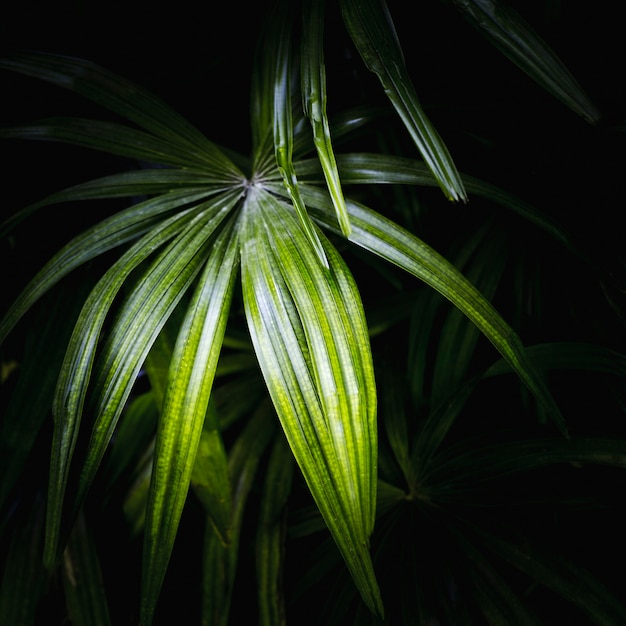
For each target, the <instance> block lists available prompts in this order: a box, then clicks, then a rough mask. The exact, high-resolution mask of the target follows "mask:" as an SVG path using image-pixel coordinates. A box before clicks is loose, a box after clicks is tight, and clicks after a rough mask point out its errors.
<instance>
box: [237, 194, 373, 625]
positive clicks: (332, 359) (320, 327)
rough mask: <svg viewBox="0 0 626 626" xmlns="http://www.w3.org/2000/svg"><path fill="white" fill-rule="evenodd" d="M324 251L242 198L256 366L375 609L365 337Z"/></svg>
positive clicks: (275, 209)
mask: <svg viewBox="0 0 626 626" xmlns="http://www.w3.org/2000/svg"><path fill="white" fill-rule="evenodd" d="M320 237H321V234H320ZM322 241H323V240H322ZM325 252H326V255H327V258H328V260H329V263H330V267H329V270H325V269H324V268H322V267H321V265H320V264H319V263H318V261H317V256H316V255H315V253H314V251H313V250H312V248H311V244H310V242H309V240H308V238H307V237H306V236H305V234H304V232H303V231H302V228H301V226H300V223H299V221H298V220H297V219H296V216H295V215H294V214H293V213H292V211H291V210H290V209H289V208H288V206H286V205H285V204H283V203H281V202H278V201H277V200H275V199H274V198H273V197H272V196H271V195H269V194H267V193H265V192H264V191H261V190H259V191H256V190H253V193H251V194H250V195H249V196H248V198H247V200H246V206H245V227H244V236H243V238H242V282H243V293H244V302H245V305H246V316H247V318H248V324H249V327H250V332H251V335H252V340H253V343H254V346H255V351H256V353H257V356H258V358H259V363H260V366H261V370H262V372H263V375H264V377H265V380H266V383H267V386H268V389H269V392H270V395H271V397H272V400H273V402H274V405H275V407H276V411H277V413H278V416H279V418H280V420H281V423H282V425H283V429H284V431H285V433H286V436H287V440H288V441H289V444H290V446H291V449H292V451H293V453H294V456H295V458H296V460H297V461H298V464H299V466H300V468H301V470H302V472H303V475H304V477H305V479H306V481H307V484H308V486H309V489H310V490H311V493H312V494H313V497H314V498H315V501H316V503H317V505H318V507H319V508H320V511H321V513H322V515H323V517H324V519H325V521H326V523H327V525H328V527H329V529H330V531H331V533H332V535H333V537H334V538H335V541H336V543H337V546H338V548H339V550H340V551H341V553H342V555H343V557H344V559H345V560H346V563H347V565H348V567H349V569H350V571H351V573H352V576H353V578H354V580H355V583H356V585H357V587H358V588H359V590H360V592H361V594H362V596H363V598H364V600H365V602H366V603H367V604H368V606H369V607H370V608H371V609H372V610H373V611H374V612H376V613H382V604H381V599H380V596H379V591H378V586H377V583H376V578H375V575H374V572H373V569H372V564H371V559H370V555H369V551H368V545H369V535H370V533H371V531H372V528H373V524H374V514H375V503H376V457H377V452H376V440H377V437H376V424H375V415H376V396H375V388H374V380H373V371H372V364H371V356H370V352H369V340H368V337H367V330H366V326H365V321H364V315H363V311H362V308H361V304H360V300H359V298H358V294H357V292H356V288H355V286H354V284H353V282H352V278H351V277H350V275H349V273H348V271H347V268H346V267H345V266H344V265H343V263H342V262H341V260H340V258H339V256H338V255H337V253H336V252H335V250H334V249H333V248H332V247H330V246H329V245H326V246H325Z"/></svg>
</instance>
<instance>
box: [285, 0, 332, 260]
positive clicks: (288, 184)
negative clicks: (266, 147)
mask: <svg viewBox="0 0 626 626" xmlns="http://www.w3.org/2000/svg"><path fill="white" fill-rule="evenodd" d="M282 8H283V7H282V5H281V6H280V7H279V11H278V12H277V13H276V16H277V19H276V23H277V24H282V27H277V28H276V34H277V41H278V43H277V46H276V49H275V50H274V51H273V56H274V57H275V68H276V69H275V74H274V77H273V78H274V81H273V84H274V93H273V112H274V116H273V130H274V154H275V156H276V164H277V165H278V169H279V171H280V173H281V176H282V179H283V183H284V185H285V188H286V189H287V191H288V193H289V197H290V198H291V201H292V203H293V206H294V207H295V209H296V212H297V213H298V217H299V219H300V222H301V223H302V228H303V229H304V232H305V233H306V236H307V238H308V239H309V241H310V242H311V245H312V246H313V248H314V250H315V252H316V254H317V256H318V258H319V260H320V263H321V264H322V265H323V266H324V267H328V261H327V259H326V255H325V253H324V248H323V247H322V244H321V242H320V240H319V237H318V235H317V232H316V231H315V229H314V228H313V224H312V222H311V218H310V217H309V214H308V213H307V210H306V206H305V205H304V202H303V200H302V196H301V195H300V186H299V184H298V179H297V177H296V172H295V169H294V166H293V120H292V104H291V74H292V69H291V57H292V55H291V50H290V45H291V36H290V33H289V30H288V29H287V25H286V21H283V20H284V19H285V17H286V15H284V11H281V10H280V9H282Z"/></svg>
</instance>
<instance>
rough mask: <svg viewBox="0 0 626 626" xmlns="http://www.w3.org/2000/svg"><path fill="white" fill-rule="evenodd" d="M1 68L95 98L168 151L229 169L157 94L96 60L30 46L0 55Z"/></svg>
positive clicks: (224, 170) (209, 144) (213, 148)
mask: <svg viewBox="0 0 626 626" xmlns="http://www.w3.org/2000/svg"><path fill="white" fill-rule="evenodd" d="M0 68H4V69H9V70H12V71H15V72H20V73H22V74H26V75H28V76H32V77H34V78H39V79H41V80H45V81H48V82H50V83H53V84H55V85H58V86H59V87H64V88H66V89H70V90H71V91H74V92H76V93H78V94H80V95H82V96H84V97H86V98H88V99H90V100H92V101H93V102H96V103H97V104H99V105H100V106H102V107H104V108H106V109H108V110H110V111H112V112H113V113H116V114H117V115H120V116H121V117H123V118H126V119H128V120H130V121H131V122H134V123H135V124H137V125H138V126H140V127H141V128H143V129H144V130H145V131H146V132H147V133H149V134H150V135H154V136H155V137H158V138H160V139H161V140H162V141H163V142H164V143H167V144H170V146H171V148H170V150H169V151H168V152H169V153H171V154H172V155H175V154H187V155H189V156H190V158H192V161H194V160H195V162H196V164H198V165H199V164H200V163H204V165H205V166H206V167H207V168H209V169H213V170H217V171H221V172H222V173H224V174H229V173H232V171H233V164H232V162H231V161H230V160H229V159H227V158H226V157H225V155H224V154H223V153H222V152H221V151H220V150H219V149H218V148H217V147H216V146H215V145H214V144H213V143H212V142H211V141H209V140H208V139H207V138H206V137H205V136H204V135H203V134H202V133H201V132H200V131H199V130H197V129H196V128H195V127H194V126H193V125H192V124H190V123H189V122H188V121H187V120H186V119H185V118H184V117H182V116H181V115H179V114H178V113H177V112H176V111H174V110H173V109H172V108H171V107H170V106H168V105H167V104H166V103H164V102H163V101H162V100H161V99H160V98H157V97H156V96H155V95H154V94H152V93H150V92H149V91H147V90H146V89H144V88H142V87H140V86H138V85H136V84H135V83H132V82H131V81H129V80H126V79H125V78H122V77H121V76H118V75H117V74H114V73H113V72H109V71H108V70H105V69H104V68H102V67H100V66H98V65H96V64H95V63H91V62H89V61H85V60H82V59H76V58H72V57H67V56H62V55H53V54H39V53H34V52H30V53H16V54H12V55H10V56H7V57H4V58H3V59H0ZM103 139H104V140H106V137H104V138H103Z"/></svg>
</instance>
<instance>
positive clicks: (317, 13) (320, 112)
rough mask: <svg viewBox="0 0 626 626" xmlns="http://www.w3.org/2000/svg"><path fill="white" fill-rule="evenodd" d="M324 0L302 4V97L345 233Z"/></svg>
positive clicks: (346, 222) (347, 227)
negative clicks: (329, 97)
mask: <svg viewBox="0 0 626 626" xmlns="http://www.w3.org/2000/svg"><path fill="white" fill-rule="evenodd" d="M323 5H324V2H323V0H321V1H320V0H307V2H305V4H304V15H303V23H304V24H305V28H304V29H303V37H302V97H303V104H304V111H305V113H306V115H307V117H308V118H309V120H310V121H311V126H312V128H313V142H314V143H315V149H316V150H317V156H318V159H319V162H320V164H321V166H322V171H323V172H324V177H325V178H326V184H327V186H328V192H329V193H330V197H331V198H332V201H333V204H334V206H335V211H336V212H337V219H338V221H339V225H340V227H341V232H342V233H343V234H344V236H346V237H347V236H348V235H350V218H349V216H348V211H347V209H346V201H345V199H344V197H343V191H342V189H341V181H340V180H339V172H338V171H337V163H336V162H335V153H334V151H333V146H332V141H331V137H330V126H329V123H328V116H327V115H326V70H325V68H324V53H323V50H322V40H323V24H324V17H323V13H324V12H323Z"/></svg>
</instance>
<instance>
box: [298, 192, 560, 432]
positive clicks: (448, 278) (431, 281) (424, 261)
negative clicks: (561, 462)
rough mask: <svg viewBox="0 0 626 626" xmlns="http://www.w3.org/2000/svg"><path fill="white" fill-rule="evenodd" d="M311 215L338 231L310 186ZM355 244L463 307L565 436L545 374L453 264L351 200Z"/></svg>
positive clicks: (322, 199) (326, 204)
mask: <svg viewBox="0 0 626 626" xmlns="http://www.w3.org/2000/svg"><path fill="white" fill-rule="evenodd" d="M306 197H307V202H308V203H309V205H310V207H311V208H310V210H311V212H312V214H313V215H314V216H315V217H316V218H318V219H320V221H323V222H324V223H325V224H326V225H327V227H329V228H335V226H334V224H333V223H332V218H331V217H330V215H329V209H332V207H331V206H329V202H328V200H327V198H326V197H325V196H324V195H323V194H322V193H320V192H318V191H315V190H313V189H310V188H307V190H306ZM348 208H349V211H350V220H351V223H352V229H353V232H352V235H351V237H350V241H352V242H353V243H355V244H356V245H359V246H361V247H363V248H365V249H366V250H369V251H370V252H372V253H373V254H376V255H378V256H380V257H382V258H383V259H386V260H387V261H389V262H390V263H393V264H394V265H397V266H398V267H400V268H402V269H404V270H405V271H407V272H409V273H410V274H413V275H414V276H416V277H417V278H419V279H420V280H422V281H424V282H425V283H426V284H428V285H430V286H431V287H432V288H433V289H435V290H436V291H438V292H439V293H440V294H441V295H442V296H444V298H446V299H447V300H449V301H450V302H452V304H454V305H455V306H456V307H458V308H459V309H460V310H461V311H462V312H463V313H464V314H465V315H466V316H467V317H468V318H469V319H470V320H471V321H472V322H473V323H474V324H475V325H476V326H477V327H478V328H479V329H480V331H481V332H482V333H483V334H484V335H485V337H487V339H488V340H489V341H490V342H491V343H492V344H493V345H494V347H495V348H496V349H497V350H498V351H499V352H500V353H501V355H502V356H503V357H504V359H505V360H506V361H508V362H509V363H510V365H511V367H512V368H513V369H514V370H515V372H516V373H517V374H518V376H519V377H520V379H521V380H522V381H523V382H524V384H525V385H527V386H528V388H529V390H530V391H531V392H532V393H533V394H534V395H535V397H536V398H537V400H538V401H539V402H540V403H541V404H542V405H543V406H544V407H545V408H546V410H547V411H548V413H549V414H550V415H551V417H552V418H553V419H554V421H555V423H556V424H557V426H558V427H559V428H560V429H561V430H562V431H563V432H566V429H565V425H564V420H563V416H562V415H561V411H560V409H559V407H558V406H557V404H556V402H555V400H554V398H553V396H552V394H551V393H550V391H549V389H548V388H547V386H546V383H545V381H544V380H543V379H542V377H541V375H540V374H539V373H538V372H537V371H536V370H535V369H534V368H533V367H532V366H531V364H529V363H528V360H527V358H526V355H525V352H524V347H523V344H522V342H521V340H520V338H519V336H518V335H517V333H515V332H514V331H513V329H512V328H511V327H510V326H509V325H508V324H507V323H506V321H505V320H504V319H503V318H502V316H501V315H500V314H499V313H498V312H497V311H496V310H495V309H494V307H493V306H492V305H491V303H490V302H488V301H487V300H486V299H485V297H484V296H483V295H482V294H481V293H480V292H479V291H478V290H477V289H476V288H475V287H474V286H473V285H472V284H471V283H470V282H469V281H468V280H467V278H465V276H463V274H461V273H460V272H459V271H458V270H457V269H456V268H455V267H454V265H452V264H451V263H450V262H449V261H448V260H446V259H445V258H444V257H443V256H441V255H440V254H439V253H437V252H436V251H435V250H433V249H432V248H431V247H430V246H428V245H427V244H425V243H424V242H423V241H421V240H420V239H418V238H417V237H416V236H415V235H413V234H412V233H409V232H408V231H406V230H404V229H403V228H401V227H400V226H398V225H397V224H395V223H393V222H391V221H390V220H388V219H386V218H385V217H383V216H381V215H379V214H377V213H376V212H375V211H372V210H371V209H369V208H367V207H365V206H363V205H360V204H358V203H355V202H349V204H348Z"/></svg>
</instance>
